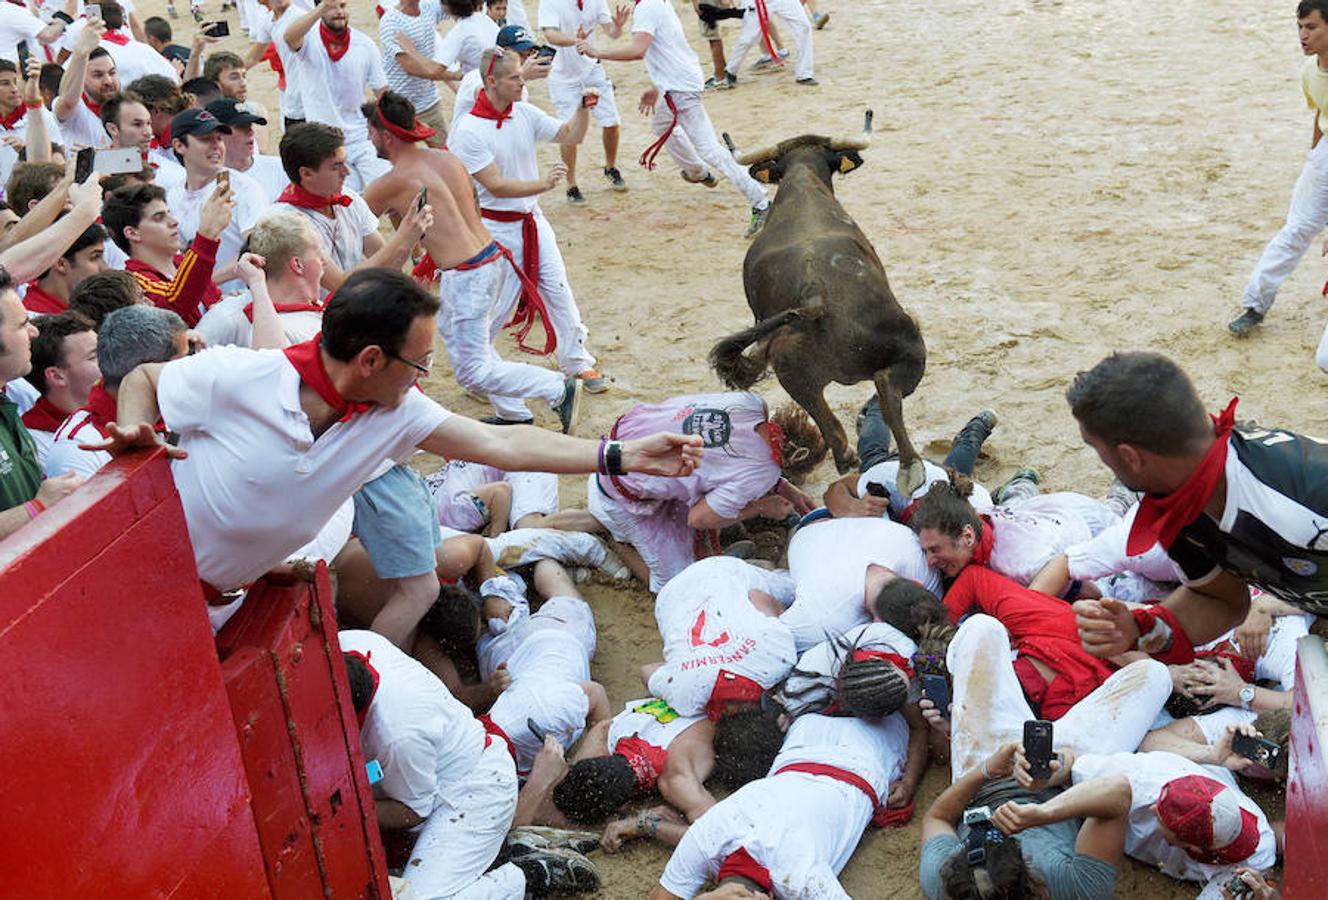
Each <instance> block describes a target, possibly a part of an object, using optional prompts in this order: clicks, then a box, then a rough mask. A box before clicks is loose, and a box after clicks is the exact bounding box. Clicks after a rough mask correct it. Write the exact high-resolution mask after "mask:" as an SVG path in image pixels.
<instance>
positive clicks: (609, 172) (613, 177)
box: [604, 166, 627, 191]
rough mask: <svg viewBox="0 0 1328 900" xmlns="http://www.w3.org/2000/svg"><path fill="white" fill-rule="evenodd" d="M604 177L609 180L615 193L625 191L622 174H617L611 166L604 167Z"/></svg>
mask: <svg viewBox="0 0 1328 900" xmlns="http://www.w3.org/2000/svg"><path fill="white" fill-rule="evenodd" d="M604 177H605V178H607V179H609V184H611V185H612V186H613V189H614V190H615V191H625V190H627V182H626V181H624V180H623V177H622V172H619V171H618V170H617V169H616V168H614V167H613V166H605V167H604Z"/></svg>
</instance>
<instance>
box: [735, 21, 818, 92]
mask: <svg viewBox="0 0 1328 900" xmlns="http://www.w3.org/2000/svg"><path fill="white" fill-rule="evenodd" d="M772 13H773V14H774V15H776V16H779V18H781V19H783V20H784V24H786V25H787V26H788V28H789V31H791V32H793V46H794V47H795V48H796V52H797V54H798V62H797V65H796V66H795V68H794V70H793V77H794V78H795V79H797V82H798V84H802V85H807V86H809V87H815V86H816V84H817V81H816V79H815V78H814V77H813V76H812V23H811V22H809V21H808V20H807V13H805V12H803V9H802V4H801V3H799V2H798V0H759V2H758V0H748V2H747V6H746V12H745V13H744V14H743V17H742V31H741V32H740V33H739V34H738V43H737V46H735V47H734V48H733V54H732V55H731V56H729V58H728V63H727V64H726V65H725V68H724V77H725V81H727V82H728V86H729V87H732V86H733V85H735V84H737V83H738V70H739V69H741V68H742V61H743V60H744V59H745V58H746V57H747V51H749V50H751V49H752V45H753V44H755V43H756V42H757V40H758V39H760V40H762V41H763V42H764V43H765V49H766V52H767V53H769V54H774V48H773V45H772V44H771V43H770V14H772ZM771 58H772V59H775V60H779V58H780V57H779V55H778V54H774V55H772V57H771ZM778 64H779V65H783V62H782V61H780V62H779V63H778Z"/></svg>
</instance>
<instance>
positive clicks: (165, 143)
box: [98, 113, 171, 150]
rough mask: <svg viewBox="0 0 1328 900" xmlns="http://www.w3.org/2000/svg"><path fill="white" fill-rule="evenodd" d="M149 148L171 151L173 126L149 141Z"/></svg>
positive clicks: (168, 126) (167, 127)
mask: <svg viewBox="0 0 1328 900" xmlns="http://www.w3.org/2000/svg"><path fill="white" fill-rule="evenodd" d="M98 115H100V113H98ZM148 146H149V147H153V148H155V149H157V150H169V149H170V148H171V126H170V125H167V126H166V130H165V131H163V132H162V133H161V134H160V135H158V136H157V137H154V138H153V139H152V140H150V141H148Z"/></svg>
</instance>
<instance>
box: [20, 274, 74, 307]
mask: <svg viewBox="0 0 1328 900" xmlns="http://www.w3.org/2000/svg"><path fill="white" fill-rule="evenodd" d="M23 308H24V309H26V310H27V311H28V312H34V313H42V314H45V315H55V314H58V313H62V312H65V311H67V310H68V309H69V304H68V303H67V302H66V301H64V300H61V299H60V298H59V297H57V296H55V294H52V293H51V292H50V291H46V290H42V288H41V287H40V286H39V285H38V284H37V282H35V281H29V282H28V290H27V293H25V294H24V295H23Z"/></svg>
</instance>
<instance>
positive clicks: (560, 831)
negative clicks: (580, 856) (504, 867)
mask: <svg viewBox="0 0 1328 900" xmlns="http://www.w3.org/2000/svg"><path fill="white" fill-rule="evenodd" d="M506 844H507V852H508V854H510V855H513V856H522V855H524V854H523V853H518V852H516V850H515V848H516V846H517V845H523V846H526V847H529V848H530V849H532V850H551V849H552V850H571V851H573V852H574V853H589V852H590V851H591V850H594V849H596V848H597V847H599V832H598V831H573V830H571V829H567V828H549V827H547V826H544V825H522V826H520V827H518V828H513V829H512V830H511V831H509V832H508V833H507V838H506Z"/></svg>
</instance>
